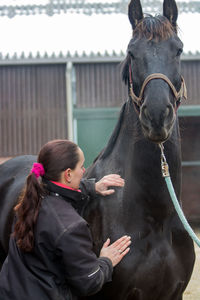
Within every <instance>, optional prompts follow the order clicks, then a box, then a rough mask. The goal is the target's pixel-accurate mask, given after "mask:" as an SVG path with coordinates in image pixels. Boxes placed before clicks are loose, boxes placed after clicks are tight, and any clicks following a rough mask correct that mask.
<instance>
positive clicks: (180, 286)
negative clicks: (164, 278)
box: [169, 281, 185, 300]
mask: <svg viewBox="0 0 200 300" xmlns="http://www.w3.org/2000/svg"><path fill="white" fill-rule="evenodd" d="M184 286H185V282H184V281H179V282H178V283H177V287H176V290H175V292H174V293H173V295H172V296H171V297H170V299H169V300H182V299H183V291H184Z"/></svg>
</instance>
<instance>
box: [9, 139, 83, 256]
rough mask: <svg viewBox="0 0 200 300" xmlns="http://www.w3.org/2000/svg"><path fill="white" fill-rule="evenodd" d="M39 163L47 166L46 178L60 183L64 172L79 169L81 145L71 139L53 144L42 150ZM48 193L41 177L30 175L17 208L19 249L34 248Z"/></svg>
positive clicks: (46, 145)
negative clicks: (42, 205)
mask: <svg viewBox="0 0 200 300" xmlns="http://www.w3.org/2000/svg"><path fill="white" fill-rule="evenodd" d="M37 161H38V163H41V164H42V165H43V168H44V171H45V174H44V175H43V178H44V179H47V180H52V181H59V180H60V176H61V173H62V172H63V171H65V170H66V169H68V168H71V169H72V170H73V169H75V167H76V165H77V163H78V161H79V154H78V146H77V145H76V144H74V143H72V142H70V141H68V140H54V141H50V142H48V143H47V144H45V145H44V146H43V147H42V148H41V150H40V152H39V155H38V160H37ZM45 193H46V192H45V188H44V186H43V183H42V180H41V178H40V177H39V178H38V179H37V178H36V176H35V174H34V173H30V174H29V175H28V177H27V180H26V185H25V189H24V192H23V193H22V195H21V196H20V200H19V203H18V204H17V205H16V206H15V208H14V210H15V212H16V215H17V222H16V224H15V227H14V232H13V235H14V237H15V239H16V243H17V246H18V247H19V248H20V249H21V250H23V251H25V252H30V251H31V250H32V249H33V247H34V227H35V224H36V221H37V217H38V214H39V209H40V205H41V201H42V199H43V197H44V195H45Z"/></svg>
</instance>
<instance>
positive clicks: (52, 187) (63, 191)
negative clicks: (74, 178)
mask: <svg viewBox="0 0 200 300" xmlns="http://www.w3.org/2000/svg"><path fill="white" fill-rule="evenodd" d="M43 182H44V184H45V187H46V189H47V190H48V191H49V192H50V194H53V195H55V196H61V197H62V198H63V199H64V200H66V201H67V202H70V203H71V205H72V206H73V207H74V209H76V210H77V211H78V212H79V213H81V212H82V210H83V209H84V207H85V205H86V204H87V202H88V201H87V199H88V197H87V196H86V195H84V194H83V193H81V192H79V191H75V190H71V189H68V188H64V187H61V186H58V185H56V184H54V183H53V182H51V181H49V180H47V179H43Z"/></svg>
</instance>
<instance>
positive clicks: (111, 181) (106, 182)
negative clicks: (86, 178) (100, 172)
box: [95, 174, 124, 196]
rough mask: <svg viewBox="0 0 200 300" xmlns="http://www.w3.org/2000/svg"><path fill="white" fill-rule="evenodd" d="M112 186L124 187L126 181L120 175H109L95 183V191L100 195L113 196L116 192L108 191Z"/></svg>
mask: <svg viewBox="0 0 200 300" xmlns="http://www.w3.org/2000/svg"><path fill="white" fill-rule="evenodd" d="M110 186H118V187H123V186H124V179H122V178H121V176H120V175H118V174H109V175H106V176H104V177H103V178H101V179H100V180H99V181H98V182H96V183H95V190H96V192H97V193H98V194H101V195H102V196H107V195H111V194H113V193H114V192H115V190H114V189H108V188H109V187H110Z"/></svg>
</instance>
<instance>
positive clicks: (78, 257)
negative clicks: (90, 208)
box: [57, 220, 113, 296]
mask: <svg viewBox="0 0 200 300" xmlns="http://www.w3.org/2000/svg"><path fill="white" fill-rule="evenodd" d="M92 245H93V244H92V238H91V233H90V230H89V228H88V225H87V223H86V222H85V221H84V220H80V221H79V222H78V223H76V224H72V225H71V226H70V228H67V229H65V231H64V233H63V234H62V236H61V237H60V238H58V241H57V254H58V255H59V256H60V257H61V262H62V266H63V272H64V273H65V277H66V280H67V282H68V284H69V285H70V286H71V287H72V288H73V289H74V290H75V292H76V294H78V295H79V296H89V295H92V294H95V293H97V292H98V291H100V290H101V288H102V286H103V285H104V283H106V282H109V281H111V280H112V271H113V266H112V262H111V260H110V259H109V258H106V257H100V258H98V257H97V256H96V255H95V253H94V252H93V250H92Z"/></svg>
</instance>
